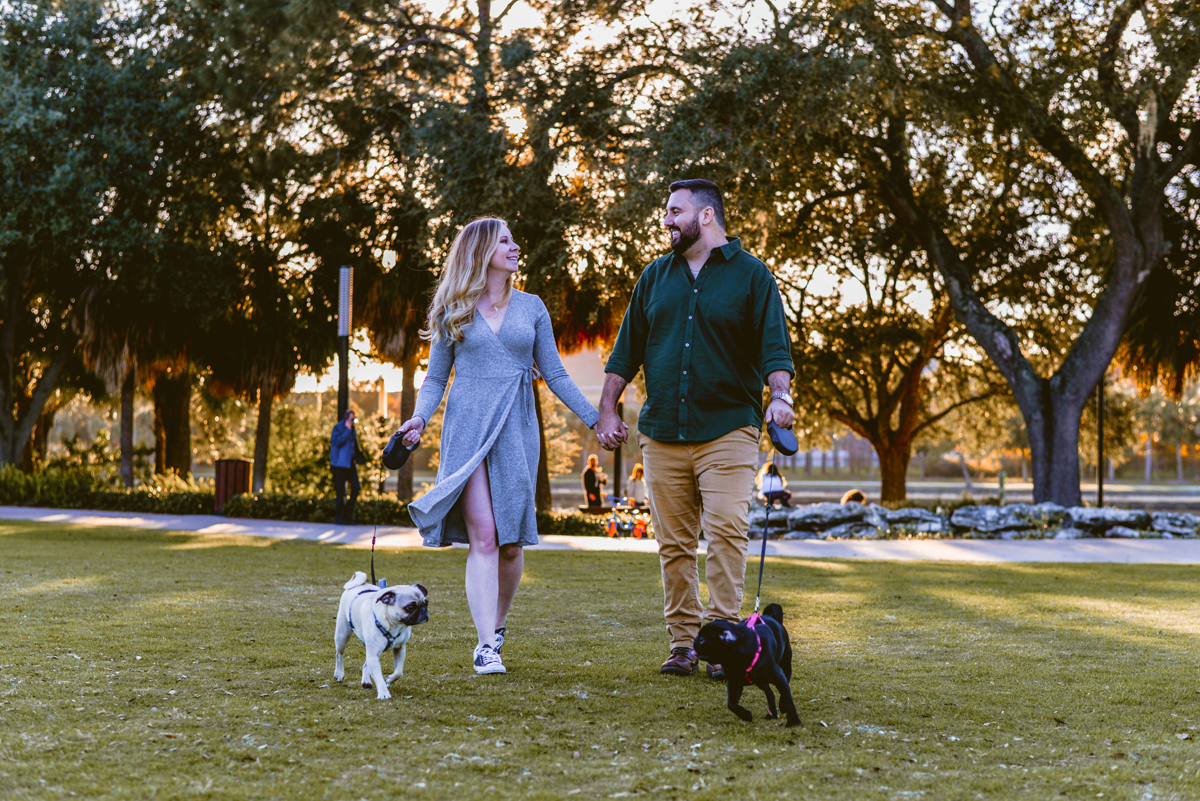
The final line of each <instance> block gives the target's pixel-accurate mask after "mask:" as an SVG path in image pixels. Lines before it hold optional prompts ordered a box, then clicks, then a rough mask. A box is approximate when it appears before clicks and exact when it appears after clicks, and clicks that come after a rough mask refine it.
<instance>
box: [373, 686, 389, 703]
mask: <svg viewBox="0 0 1200 801" xmlns="http://www.w3.org/2000/svg"><path fill="white" fill-rule="evenodd" d="M391 697H392V694H391V693H389V692H388V691H387V688H386V687H385V688H384V690H383V692H381V693H378V694H377V695H376V696H375V700H376V701H386V700H388V699H389V698H391Z"/></svg>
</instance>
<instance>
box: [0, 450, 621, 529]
mask: <svg viewBox="0 0 1200 801" xmlns="http://www.w3.org/2000/svg"><path fill="white" fill-rule="evenodd" d="M0 506H39V507H46V508H50V509H95V510H99V511H105V512H139V513H155V514H170V515H211V514H214V498H213V494H212V493H211V492H204V491H202V490H200V491H193V490H177V489H171V490H167V489H162V488H160V487H137V488H135V489H132V490H113V489H106V488H103V487H98V486H96V480H95V478H94V477H93V476H92V475H91V474H90V473H88V472H87V471H85V470H59V469H54V468H51V469H49V470H43V471H39V472H37V473H24V472H22V471H20V470H18V469H17V468H15V467H4V468H0ZM333 511H334V499H333V498H322V497H316V496H306V495H282V494H274V493H262V494H259V495H250V494H245V495H237V496H234V497H233V498H230V499H229V500H227V501H226V502H225V508H224V510H223V512H224V514H225V516H226V517H243V518H250V519H253V520H290V521H297V522H307V523H332V522H333ZM355 518H356V519H355V522H356V523H358V524H360V525H372V524H374V523H378V524H379V525H381V526H412V525H413V521H412V518H411V517H409V515H408V505H407V504H404V503H400V502H399V501H395V500H391V499H383V498H381V499H379V500H378V501H376V500H374V499H363V498H360V499H359V501H358V504H357V508H356V514H355ZM537 523H538V531H539V533H541V534H558V535H570V536H577V537H578V536H591V537H602V536H605V532H604V523H603V519H602V518H598V517H586V516H584V515H581V514H577V513H574V512H538V513H537Z"/></svg>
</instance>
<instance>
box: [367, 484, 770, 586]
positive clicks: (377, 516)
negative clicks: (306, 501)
mask: <svg viewBox="0 0 1200 801" xmlns="http://www.w3.org/2000/svg"><path fill="white" fill-rule="evenodd" d="M377 531H379V498H378V497H376V498H375V528H373V529H372V530H371V583H372V584H375V585H378V584H379V582H377V581H376V580H375V532H377ZM759 583H760V584H761V583H762V579H759Z"/></svg>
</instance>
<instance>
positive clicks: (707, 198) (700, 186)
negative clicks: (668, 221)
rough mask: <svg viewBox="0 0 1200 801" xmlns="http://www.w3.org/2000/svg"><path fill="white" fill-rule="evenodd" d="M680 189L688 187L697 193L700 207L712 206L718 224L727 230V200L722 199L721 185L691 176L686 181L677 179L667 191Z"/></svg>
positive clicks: (694, 193) (693, 192)
mask: <svg viewBox="0 0 1200 801" xmlns="http://www.w3.org/2000/svg"><path fill="white" fill-rule="evenodd" d="M679 189H686V190H688V191H689V192H691V193H692V194H693V195H695V196H696V203H697V205H698V206H699V207H700V208H702V209H703V208H705V207H706V206H712V210H713V215H714V216H715V217H716V218H717V225H719V226H721V230H722V231H724V230H725V201H723V200H721V187H719V186H717V185H716V184H714V183H713V182H712V181H706V180H704V179H703V178H689V179H688V180H686V181H676V182H675V183H673V184H671V186H670V187H669V188H668V190H667V191H670V192H675V191H676V190H679Z"/></svg>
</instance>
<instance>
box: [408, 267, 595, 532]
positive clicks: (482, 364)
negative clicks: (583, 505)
mask: <svg viewBox="0 0 1200 801" xmlns="http://www.w3.org/2000/svg"><path fill="white" fill-rule="evenodd" d="M535 364H536V368H535ZM451 368H453V369H454V383H453V384H452V385H451V387H450V394H449V396H448V397H447V399H446V413H445V415H444V417H443V422H442V448H441V457H440V459H439V464H438V475H437V483H436V484H435V485H434V487H433V489H431V490H430V491H429V492H427V493H426V494H425V495H422V496H421V497H420V498H418V499H417V500H415V501H413V502H412V504H411V505H410V506H409V507H408V508H409V513H410V514H411V515H412V519H413V522H415V523H416V524H417V526H418V528H420V530H421V536H422V538H423V540H424V543H425V545H429V546H433V547H440V546H446V545H450V544H451V543H454V542H467V528H466V524H465V522H464V521H463V515H462V509H461V506H460V505H459V503H458V498H459V496H460V495H461V494H462V490H463V487H464V486H465V485H466V483H467V479H468V478H470V477H471V474H472V473H473V472H475V469H476V468H477V467H479V463H480V462H482V461H484V460H485V459H486V460H487V471H488V481H489V482H490V484H491V492H492V514H493V516H494V517H495V520H496V534H497V538H498V539H499V542H500V544H501V545H514V544H515V545H536V544H537V541H538V538H537V519H536V517H535V515H534V487H535V485H536V483H537V468H538V458H539V457H540V455H541V441H540V438H539V436H538V423H537V411H536V409H535V407H534V396H533V382H534V380H535V379H536V377H537V375H538V373H539V371H540V374H541V377H542V378H544V379H545V381H546V384H547V386H549V387H550V389H551V391H552V392H554V394H555V395H557V396H558V398H559V399H560V400H561V401H562V402H563V403H565V404H566V405H567V407H568V408H569V409H570V410H571V411H572V412H574V413H575V414H576V415H578V416H579V418H580V419H581V420H583V422H584V424H585V425H587V426H588V428H591V427H592V426H594V425H595V424H596V421H597V420H599V419H600V413H599V412H597V411H596V409H595V407H594V406H592V404H591V403H589V402H588V400H587V398H585V397H584V396H583V393H582V392H580V391H579V387H577V386H575V382H574V381H572V380H571V377H570V376H569V375H567V371H566V370H565V369H564V368H563V366H562V359H561V358H559V355H558V346H557V344H556V343H555V341H554V330H553V327H552V326H551V323H550V314H549V313H548V312H547V311H546V306H545V304H544V303H542V299H541V298H539V297H538V296H536V295H529V294H526V293H524V292H518V291H517V290H515V289H514V290H513V292H512V299H511V300H510V302H509V305H508V311H507V312H506V313H505V316H504V321H503V322H502V323H501V325H500V330H499V332H498V333H493V332H492V329H491V327H490V326H488V324H487V321H486V320H484V319H483V315H481V314H480V313H479V312H478V311H477V312H475V320H474V322H472V323H471V324H470V325H468V326H466V328H464V329H463V338H462V341H461V342H453V341H450V340H448V339H447V338H445V337H442V338H440V339H438V341H437V342H436V343H435V344H434V345H433V347H431V348H430V351H429V372H428V373H426V375H425V381H424V383H422V384H421V390H420V392H419V393H418V394H417V404H416V408H415V409H414V410H413V415H414V416H416V417H420V418H421V419H422V420H425V421H426V422H428V421H429V418H430V417H431V416H432V415H433V413H434V412H435V411H436V410H437V407H438V405H439V404H441V402H442V395H443V394H444V393H445V391H446V384H447V382H448V381H449V380H450V369H451Z"/></svg>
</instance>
